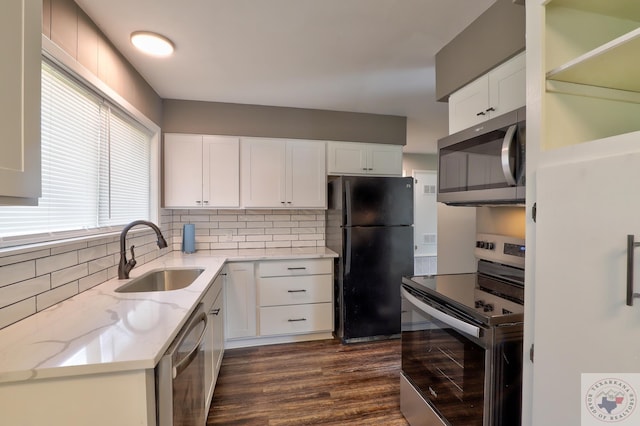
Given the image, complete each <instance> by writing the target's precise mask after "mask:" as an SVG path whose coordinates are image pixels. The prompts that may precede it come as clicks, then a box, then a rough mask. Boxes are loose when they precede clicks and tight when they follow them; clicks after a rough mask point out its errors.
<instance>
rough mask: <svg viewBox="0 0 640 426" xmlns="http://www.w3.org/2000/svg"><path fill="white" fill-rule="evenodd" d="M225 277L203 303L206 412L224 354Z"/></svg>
mask: <svg viewBox="0 0 640 426" xmlns="http://www.w3.org/2000/svg"><path fill="white" fill-rule="evenodd" d="M223 281H224V275H223V274H219V275H218V276H217V277H216V279H215V280H214V282H213V284H212V285H211V287H210V288H209V290H207V292H206V293H205V295H204V297H203V298H202V303H203V305H204V309H205V312H206V313H207V328H206V330H205V337H204V348H205V349H204V351H205V364H204V385H205V392H206V399H205V401H206V406H205V412H208V411H209V407H210V405H211V399H212V398H213V389H214V387H215V384H216V380H217V378H218V372H219V371H220V364H221V363H222V355H223V353H224V311H223V301H224V296H223V290H222V289H223V287H224V282H223Z"/></svg>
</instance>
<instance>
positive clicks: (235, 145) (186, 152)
mask: <svg viewBox="0 0 640 426" xmlns="http://www.w3.org/2000/svg"><path fill="white" fill-rule="evenodd" d="M239 205H240V141H239V138H237V137H234V136H213V135H190V134H177V133H167V134H165V135H164V206H165V207H167V208H175V207H178V208H194V207H205V208H233V207H238V206H239Z"/></svg>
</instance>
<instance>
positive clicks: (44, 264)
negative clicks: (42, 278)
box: [36, 251, 78, 275]
mask: <svg viewBox="0 0 640 426" xmlns="http://www.w3.org/2000/svg"><path fill="white" fill-rule="evenodd" d="M77 264H78V252H77V251H71V252H67V253H63V254H57V255H55V256H49V257H44V258H42V259H37V260H36V274H37V275H42V274H47V273H49V272H53V271H58V270H60V269H64V268H66V267H69V266H73V265H77Z"/></svg>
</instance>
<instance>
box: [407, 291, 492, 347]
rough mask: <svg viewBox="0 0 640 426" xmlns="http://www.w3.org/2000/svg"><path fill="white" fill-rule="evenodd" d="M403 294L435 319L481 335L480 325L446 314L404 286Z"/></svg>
mask: <svg viewBox="0 0 640 426" xmlns="http://www.w3.org/2000/svg"><path fill="white" fill-rule="evenodd" d="M402 295H403V296H404V298H405V299H407V300H408V301H409V302H411V304H413V305H414V306H415V307H416V308H418V309H420V310H421V311H423V312H424V313H426V314H428V315H431V316H432V317H434V318H435V319H437V320H440V321H442V322H443V323H445V324H447V325H450V326H451V327H453V328H455V329H456V330H457V331H459V332H461V333H465V334H468V335H470V336H473V337H475V338H479V337H480V327H476V326H475V325H472V324H469V323H467V322H464V321H462V320H459V319H458V318H454V317H452V316H450V315H447V314H445V313H444V312H442V311H439V310H437V309H436V308H434V307H432V306H429V305H427V304H426V303H424V302H423V301H421V300H420V299H418V298H417V297H415V296H414V295H412V294H411V293H409V292H408V291H407V290H405V289H404V288H403V289H402Z"/></svg>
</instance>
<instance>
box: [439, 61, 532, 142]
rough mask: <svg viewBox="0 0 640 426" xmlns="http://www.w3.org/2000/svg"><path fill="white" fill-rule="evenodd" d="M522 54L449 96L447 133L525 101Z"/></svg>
mask: <svg viewBox="0 0 640 426" xmlns="http://www.w3.org/2000/svg"><path fill="white" fill-rule="evenodd" d="M525 65H526V64H525V53H524V52H523V53H520V54H519V55H517V56H515V57H513V58H512V59H510V60H508V61H506V62H504V63H503V64H501V65H499V66H497V67H496V68H494V69H493V70H491V71H489V72H488V73H487V74H485V75H483V76H482V77H480V78H478V79H476V80H474V81H473V82H471V83H469V84H468V85H466V86H465V87H463V88H461V89H460V90H458V91H456V92H455V93H453V94H451V96H450V97H449V134H453V133H456V132H459V131H460V130H464V129H467V128H469V127H472V126H474V125H476V124H479V123H482V122H483V121H486V120H488V119H490V118H493V117H497V116H499V115H502V114H504V113H507V112H509V111H513V110H515V109H518V108H520V107H523V106H524V105H525V104H526V73H525V70H526V66H525Z"/></svg>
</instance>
